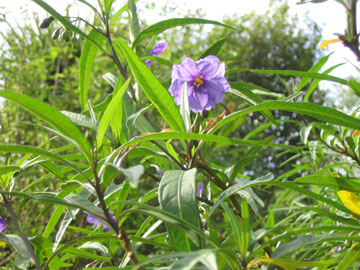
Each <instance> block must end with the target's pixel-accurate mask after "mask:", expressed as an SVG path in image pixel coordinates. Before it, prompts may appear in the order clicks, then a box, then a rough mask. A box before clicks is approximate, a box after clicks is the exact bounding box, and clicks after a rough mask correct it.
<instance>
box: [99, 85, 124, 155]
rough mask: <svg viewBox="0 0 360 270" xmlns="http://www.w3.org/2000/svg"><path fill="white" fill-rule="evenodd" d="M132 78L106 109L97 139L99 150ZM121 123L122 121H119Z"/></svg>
mask: <svg viewBox="0 0 360 270" xmlns="http://www.w3.org/2000/svg"><path fill="white" fill-rule="evenodd" d="M129 83H130V78H129V79H128V80H127V81H126V82H125V83H124V85H123V86H122V87H121V88H120V89H119V91H118V92H117V93H116V95H115V96H114V97H113V98H112V100H111V102H110V104H109V105H108V106H107V107H106V110H105V112H104V114H103V116H102V117H101V121H100V124H99V128H98V132H97V138H96V144H97V147H98V149H99V148H100V147H101V145H102V142H103V139H104V135H105V132H106V130H107V128H108V127H109V125H110V122H111V119H112V117H113V115H114V112H115V110H116V109H117V107H118V106H121V105H120V103H121V102H122V97H123V95H124V93H125V90H126V88H127V87H128V86H129ZM119 121H120V122H121V121H122V119H119Z"/></svg>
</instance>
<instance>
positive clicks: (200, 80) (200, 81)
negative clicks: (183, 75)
mask: <svg viewBox="0 0 360 270" xmlns="http://www.w3.org/2000/svg"><path fill="white" fill-rule="evenodd" d="M203 78H204V77H203V76H201V75H200V76H199V77H196V78H195V79H194V85H195V87H196V88H199V87H200V85H202V84H203V83H204V81H203Z"/></svg>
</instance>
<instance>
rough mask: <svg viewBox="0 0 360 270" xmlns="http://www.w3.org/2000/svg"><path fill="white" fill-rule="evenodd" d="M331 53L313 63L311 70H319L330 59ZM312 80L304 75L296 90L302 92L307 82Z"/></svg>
mask: <svg viewBox="0 0 360 270" xmlns="http://www.w3.org/2000/svg"><path fill="white" fill-rule="evenodd" d="M330 55H331V54H329V55H326V56H324V57H322V58H320V60H319V61H318V62H317V63H316V64H315V65H313V66H312V67H311V68H310V69H309V72H319V71H320V69H321V68H322V67H323V66H324V65H325V64H326V62H327V61H328V60H329V57H330ZM310 81H311V78H309V77H303V78H302V79H301V81H300V83H299V84H298V86H297V88H296V92H300V91H301V90H302V89H303V88H304V87H305V86H306V84H307V83H309V82H310Z"/></svg>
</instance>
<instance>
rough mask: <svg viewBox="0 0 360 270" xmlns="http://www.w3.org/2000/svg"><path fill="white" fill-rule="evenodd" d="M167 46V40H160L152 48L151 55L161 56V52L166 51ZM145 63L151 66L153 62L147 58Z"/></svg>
mask: <svg viewBox="0 0 360 270" xmlns="http://www.w3.org/2000/svg"><path fill="white" fill-rule="evenodd" d="M167 47H168V44H167V43H166V42H160V43H158V44H156V45H155V46H154V48H153V49H152V51H151V53H150V56H159V55H160V54H162V53H163V52H165V50H166V48H167ZM145 64H146V66H147V67H149V66H150V64H151V60H150V59H147V60H145Z"/></svg>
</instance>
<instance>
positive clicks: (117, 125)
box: [105, 77, 126, 144]
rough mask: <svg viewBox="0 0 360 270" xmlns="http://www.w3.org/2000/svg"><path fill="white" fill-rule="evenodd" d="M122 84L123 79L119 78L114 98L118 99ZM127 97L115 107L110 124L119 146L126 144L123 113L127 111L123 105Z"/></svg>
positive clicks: (123, 97)
mask: <svg viewBox="0 0 360 270" xmlns="http://www.w3.org/2000/svg"><path fill="white" fill-rule="evenodd" d="M122 83H123V80H122V77H119V78H118V80H117V82H116V84H115V87H114V95H113V96H114V97H116V95H117V93H118V92H119V91H120V90H121V86H122ZM125 97H126V95H125V96H124V95H122V98H121V100H120V101H119V104H118V106H115V110H114V112H113V115H112V117H111V122H110V126H111V131H112V134H113V135H114V137H115V138H116V141H117V143H118V144H119V143H125V142H126V139H125V136H124V134H123V130H124V129H123V123H125V120H126V119H123V111H124V110H125V108H123V107H124V106H123V104H124V102H125ZM123 109H124V110H123ZM105 134H106V132H105ZM123 138H124V139H123Z"/></svg>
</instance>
